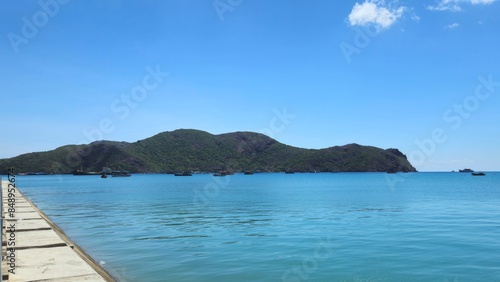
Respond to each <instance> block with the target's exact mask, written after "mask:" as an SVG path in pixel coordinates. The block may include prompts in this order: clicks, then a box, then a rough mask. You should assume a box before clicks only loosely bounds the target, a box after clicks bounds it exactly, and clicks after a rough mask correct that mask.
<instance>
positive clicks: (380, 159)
mask: <svg viewBox="0 0 500 282" xmlns="http://www.w3.org/2000/svg"><path fill="white" fill-rule="evenodd" d="M105 166H106V167H111V168H113V169H126V170H130V171H132V172H175V171H218V170H230V171H243V170H253V171H289V170H291V171H333V172H337V171H339V172H340V171H415V168H414V167H413V166H412V165H411V164H410V163H409V162H408V160H407V159H406V156H405V155H403V154H402V153H401V152H400V151H399V150H397V149H387V150H384V149H380V148H375V147H371V146H361V145H357V144H349V145H345V146H335V147H330V148H326V149H320V150H315V149H302V148H296V147H292V146H288V145H285V144H282V143H279V142H278V141H276V140H274V139H272V138H269V137H268V136H265V135H263V134H259V133H253V132H234V133H226V134H220V135H213V134H210V133H207V132H204V131H200V130H189V129H179V130H175V131H172V132H163V133H159V134H157V135H155V136H153V137H150V138H146V139H143V140H139V141H137V142H134V143H127V142H113V141H97V142H93V143H91V144H88V145H78V146H77V145H68V146H63V147H60V148H57V149H55V150H52V151H48V152H38V153H29V154H23V155H20V156H17V157H14V158H10V159H1V160H0V169H1V172H2V173H6V169H7V168H9V167H15V168H16V170H17V171H18V172H45V173H70V172H72V171H74V170H76V169H80V168H83V169H84V170H86V171H101V170H102V168H103V167H105Z"/></svg>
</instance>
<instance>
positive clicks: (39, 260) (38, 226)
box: [0, 181, 115, 282]
mask: <svg viewBox="0 0 500 282" xmlns="http://www.w3.org/2000/svg"><path fill="white" fill-rule="evenodd" d="M0 185H2V201H3V213H2V220H3V230H2V258H4V260H2V276H3V277H2V281H54V282H56V281H68V282H72V281H115V280H114V279H113V278H112V277H111V275H109V274H108V273H107V272H106V271H105V270H104V269H103V268H102V267H101V266H100V265H99V264H98V263H96V262H95V261H94V260H93V259H92V258H91V257H90V256H89V255H88V254H86V253H85V252H84V251H83V250H82V249H81V248H80V247H78V246H77V245H76V244H75V243H74V242H73V241H71V239H69V238H68V236H66V234H64V232H63V231H62V230H61V229H60V228H59V227H58V226H57V225H55V224H54V223H53V222H51V221H50V219H49V218H48V217H47V216H46V215H45V214H44V213H43V212H42V211H40V210H39V209H38V208H37V207H36V206H35V205H34V204H33V203H32V202H31V201H30V200H28V199H27V198H26V197H25V196H24V195H23V194H22V193H21V192H19V190H18V188H16V189H15V190H16V191H15V193H14V195H9V194H8V189H7V187H8V182H7V181H2V182H1V183H0ZM9 196H10V197H9ZM9 198H10V199H12V198H14V199H15V205H14V209H15V211H14V212H12V210H10V211H9V208H11V207H9V205H8V204H9ZM11 203H12V200H11ZM9 240H10V241H9ZM12 242H14V243H15V247H14V248H13V249H11V248H12ZM9 243H10V244H11V245H8V244H9ZM12 253H13V254H14V255H15V256H13V255H12ZM9 255H10V257H9ZM11 263H14V264H11ZM13 266H14V268H13ZM9 270H11V271H9ZM12 272H14V273H12ZM7 279H8V280H7Z"/></svg>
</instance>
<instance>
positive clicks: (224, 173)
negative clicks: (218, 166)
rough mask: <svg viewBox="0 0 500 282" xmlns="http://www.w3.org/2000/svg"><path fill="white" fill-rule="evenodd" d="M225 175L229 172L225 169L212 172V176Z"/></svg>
mask: <svg viewBox="0 0 500 282" xmlns="http://www.w3.org/2000/svg"><path fill="white" fill-rule="evenodd" d="M226 175H230V173H229V172H228V171H226V170H221V171H219V172H217V173H214V174H213V176H226Z"/></svg>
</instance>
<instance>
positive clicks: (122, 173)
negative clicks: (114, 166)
mask: <svg viewBox="0 0 500 282" xmlns="http://www.w3.org/2000/svg"><path fill="white" fill-rule="evenodd" d="M111 176H113V177H130V176H132V174H130V172H128V171H126V170H114V171H113V172H112V173H111Z"/></svg>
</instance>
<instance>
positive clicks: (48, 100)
mask: <svg viewBox="0 0 500 282" xmlns="http://www.w3.org/2000/svg"><path fill="white" fill-rule="evenodd" d="M498 2H499V1H496V0H424V1H409V0H408V1H402V0H401V1H360V0H358V1H326V0H310V1H299V0H296V1H284V0H275V1H268V0H253V1H250V0H216V1H213V0H207V1H205V0H196V1H194V0H178V1H177V0H171V1H98V0H88V1H78V0H72V1H70V0H64V1H63V0H40V1H16V0H4V1H2V2H1V3H0V19H1V20H0V23H1V24H0V34H2V35H3V36H2V39H1V40H0V50H1V52H0V62H1V64H0V97H1V99H2V110H1V111H0V116H1V117H2V121H3V128H2V129H3V130H2V131H1V138H0V158H6V157H13V156H16V155H19V154H22V153H29V152H34V151H46V150H51V149H55V148H56V147H58V146H62V145H65V144H83V143H90V142H92V141H94V140H95V139H106V140H115V141H130V142H133V141H136V140H140V139H144V138H147V137H150V136H152V135H154V134H156V133H159V132H163V131H171V130H175V129H178V128H195V129H201V130H205V131H208V132H211V133H214V134H219V133H226V132H233V131H255V132H261V133H265V134H267V135H270V136H271V137H273V138H275V139H277V140H278V141H280V142H283V143H286V144H289V145H293V146H297V147H303V148H325V147H329V146H334V145H343V144H347V143H358V144H362V145H372V146H377V147H381V148H398V149H400V150H401V151H402V152H403V153H405V154H407V155H408V157H409V159H410V161H411V162H412V163H413V164H414V166H415V167H416V168H417V169H418V170H421V171H449V170H457V169H459V168H464V167H471V168H473V169H476V170H500V158H499V156H500V149H499V146H498V144H500V130H499V121H500V111H498V109H499V106H500V52H498V48H499V41H500V18H499V17H498V14H500V3H498Z"/></svg>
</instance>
